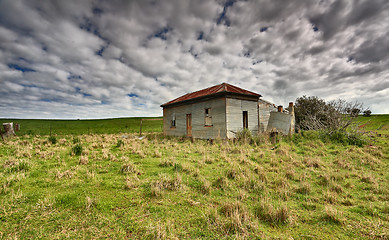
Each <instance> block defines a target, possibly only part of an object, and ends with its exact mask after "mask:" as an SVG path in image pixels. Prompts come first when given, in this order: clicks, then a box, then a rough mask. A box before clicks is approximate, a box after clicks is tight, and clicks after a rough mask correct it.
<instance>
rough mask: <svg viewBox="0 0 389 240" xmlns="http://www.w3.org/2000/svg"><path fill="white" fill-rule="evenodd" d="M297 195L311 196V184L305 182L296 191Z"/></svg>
mask: <svg viewBox="0 0 389 240" xmlns="http://www.w3.org/2000/svg"><path fill="white" fill-rule="evenodd" d="M296 193H300V194H309V193H311V184H310V183H309V182H303V183H302V184H300V186H299V187H298V188H297V189H296Z"/></svg>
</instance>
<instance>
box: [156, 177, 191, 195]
mask: <svg viewBox="0 0 389 240" xmlns="http://www.w3.org/2000/svg"><path fill="white" fill-rule="evenodd" d="M150 187H151V196H153V197H160V196H162V193H163V191H164V190H170V191H174V190H179V189H181V188H182V187H183V185H182V178H181V176H180V175H178V174H176V175H175V176H174V177H170V176H168V175H166V174H160V175H159V179H158V180H156V181H154V182H152V183H151V184H150Z"/></svg>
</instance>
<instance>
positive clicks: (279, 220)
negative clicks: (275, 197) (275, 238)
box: [254, 199, 290, 225]
mask: <svg viewBox="0 0 389 240" xmlns="http://www.w3.org/2000/svg"><path fill="white" fill-rule="evenodd" d="M254 212H255V216H257V217H258V218H259V219H261V220H262V221H265V222H268V223H269V224H272V225H274V224H286V223H288V222H289V218H290V213H289V209H288V208H287V207H286V206H285V205H282V206H280V207H279V208H274V206H273V205H272V204H271V203H270V202H269V201H268V200H267V199H264V200H262V201H261V203H260V204H258V205H256V206H255V210H254Z"/></svg>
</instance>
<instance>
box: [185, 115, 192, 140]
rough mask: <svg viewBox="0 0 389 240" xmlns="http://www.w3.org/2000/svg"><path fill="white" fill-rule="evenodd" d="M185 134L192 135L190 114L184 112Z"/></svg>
mask: <svg viewBox="0 0 389 240" xmlns="http://www.w3.org/2000/svg"><path fill="white" fill-rule="evenodd" d="M186 136H187V137H192V114H186Z"/></svg>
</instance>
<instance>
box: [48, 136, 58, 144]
mask: <svg viewBox="0 0 389 240" xmlns="http://www.w3.org/2000/svg"><path fill="white" fill-rule="evenodd" d="M48 140H49V142H50V143H51V144H53V145H54V144H56V143H57V138H56V137H55V136H50V137H49V138H48Z"/></svg>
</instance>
